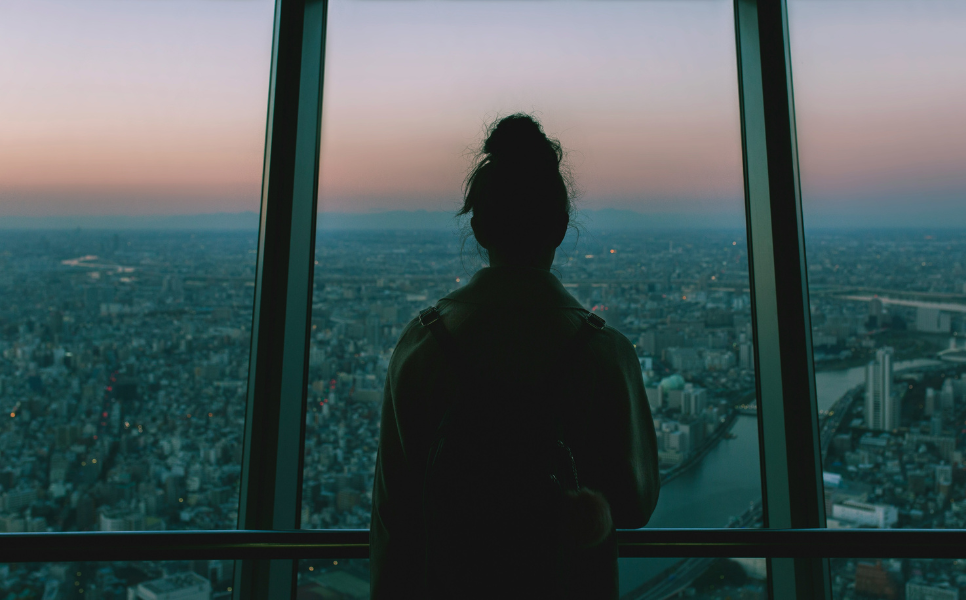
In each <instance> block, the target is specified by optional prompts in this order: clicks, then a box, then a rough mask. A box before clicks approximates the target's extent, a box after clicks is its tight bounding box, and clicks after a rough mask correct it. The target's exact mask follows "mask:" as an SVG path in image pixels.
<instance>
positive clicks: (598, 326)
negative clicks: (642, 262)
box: [370, 115, 660, 600]
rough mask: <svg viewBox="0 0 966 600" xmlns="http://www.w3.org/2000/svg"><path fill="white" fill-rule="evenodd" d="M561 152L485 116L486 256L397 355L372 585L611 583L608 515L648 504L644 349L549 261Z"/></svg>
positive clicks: (479, 187)
mask: <svg viewBox="0 0 966 600" xmlns="http://www.w3.org/2000/svg"><path fill="white" fill-rule="evenodd" d="M561 160H562V152H561V148H560V144H559V143H558V142H557V141H555V140H552V139H548V138H547V136H546V135H544V133H543V130H542V129H541V127H540V125H539V124H538V123H537V122H536V121H534V120H533V119H532V118H531V117H529V116H526V115H512V116H509V117H506V118H504V119H502V120H500V121H499V122H498V123H496V124H495V126H493V127H491V129H490V132H489V135H488V137H487V139H486V141H485V143H484V145H483V151H482V153H481V155H480V158H479V161H478V163H477V166H476V168H475V169H474V170H473V172H472V173H471V175H470V177H469V178H468V179H467V184H466V187H465V197H464V204H463V208H462V210H461V211H460V213H459V214H461V215H463V214H472V218H471V220H470V225H471V227H472V230H473V236H474V237H475V238H476V241H477V242H478V243H479V245H480V246H481V247H482V249H483V251H484V254H485V256H486V258H487V260H488V263H489V266H488V267H486V268H483V269H481V270H480V271H479V272H477V273H476V274H475V275H474V276H473V278H472V280H471V281H470V282H469V283H468V284H467V285H465V286H463V287H462V288H460V289H458V290H456V291H455V292H453V293H451V294H450V295H448V296H446V297H445V298H442V299H441V300H440V301H439V302H438V304H437V305H436V307H434V308H432V309H427V310H425V311H423V312H422V313H421V314H420V317H419V318H418V319H415V320H414V321H413V322H411V323H410V324H409V325H408V326H407V327H406V329H405V330H404V331H403V332H402V335H401V336H400V339H399V343H398V344H397V346H396V348H395V350H394V352H393V355H392V360H391V361H390V364H389V374H388V377H387V381H386V389H385V399H384V402H383V408H382V424H381V432H380V440H379V453H378V458H377V460H376V473H375V482H374V486H373V509H372V529H371V554H370V556H371V581H372V589H371V594H372V596H371V597H372V598H373V600H384V599H387V598H406V599H409V598H431V599H434V600H436V599H442V598H554V599H557V598H588V599H590V598H592V599H595V600H596V599H599V598H616V597H617V551H616V543H615V541H614V534H613V530H614V528H615V527H617V528H636V527H643V526H644V524H645V523H646V522H647V520H648V518H649V517H650V515H651V512H652V510H653V509H654V505H655V503H656V502H657V497H658V489H659V485H660V483H659V478H658V469H657V449H656V444H655V439H654V429H653V423H652V420H651V413H650V410H649V408H648V403H647V398H646V396H645V392H644V382H643V379H642V377H641V369H640V364H639V362H638V359H637V355H636V353H635V351H634V347H633V346H632V344H631V343H630V342H629V341H628V340H627V338H625V337H624V336H623V335H621V334H620V333H619V332H618V331H617V330H615V329H613V328H611V327H605V326H603V322H602V320H601V319H599V318H597V317H594V316H591V315H589V313H588V312H587V311H586V310H585V309H584V308H583V307H582V306H581V305H580V303H579V302H578V301H577V300H576V299H574V297H573V296H571V295H570V294H569V293H568V292H567V290H566V289H565V288H564V286H563V285H562V284H561V283H560V281H559V280H558V279H557V278H556V277H555V276H554V275H553V274H552V273H551V272H550V267H551V265H552V263H553V259H554V253H555V251H556V248H557V247H558V246H559V245H560V243H561V242H562V241H563V238H564V235H565V234H566V232H567V228H568V226H569V224H570V219H571V216H572V213H573V206H572V202H571V197H570V194H569V192H568V189H567V184H566V182H565V179H564V177H563V176H562V175H561V172H560V163H561Z"/></svg>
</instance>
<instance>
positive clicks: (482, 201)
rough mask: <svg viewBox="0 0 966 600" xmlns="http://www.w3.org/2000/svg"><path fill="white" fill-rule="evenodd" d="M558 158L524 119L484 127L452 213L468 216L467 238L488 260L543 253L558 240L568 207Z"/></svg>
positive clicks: (553, 145)
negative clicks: (475, 157)
mask: <svg viewBox="0 0 966 600" xmlns="http://www.w3.org/2000/svg"><path fill="white" fill-rule="evenodd" d="M562 160H563V151H562V150H561V148H560V142H558V141H557V140H554V139H551V138H548V137H547V136H546V135H545V134H544V133H543V129H542V128H541V127H540V124H539V123H537V122H536V120H534V119H533V118H532V117H530V116H528V115H522V114H515V115H510V116H509V117H505V118H503V119H500V120H499V121H497V122H496V123H494V124H493V125H491V126H490V128H489V132H488V135H487V138H486V141H485V142H484V143H483V149H482V151H481V152H480V155H479V158H478V160H477V164H476V167H475V168H474V169H473V171H472V172H471V173H470V175H469V177H467V179H466V184H465V186H464V196H463V208H462V209H461V210H460V212H459V213H458V214H460V215H466V214H472V215H473V218H472V219H471V221H470V223H471V225H472V228H473V234H474V236H475V237H476V240H477V242H479V244H480V245H481V246H482V247H483V248H485V249H486V250H487V251H489V253H490V255H491V256H492V255H493V254H494V253H499V254H502V255H504V256H520V257H523V256H528V255H534V254H543V253H546V252H552V251H553V249H555V248H556V247H557V246H559V245H560V242H561V241H563V237H564V235H565V234H566V233H567V226H568V225H569V224H570V221H571V217H572V215H573V212H574V208H573V203H572V201H571V196H570V191H569V190H568V186H567V183H566V181H565V177H564V175H563V174H561V169H560V163H561V161H562Z"/></svg>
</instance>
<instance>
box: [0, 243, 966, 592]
mask: <svg viewBox="0 0 966 600" xmlns="http://www.w3.org/2000/svg"><path fill="white" fill-rule="evenodd" d="M318 235H319V239H318V241H317V256H316V260H317V268H316V273H315V281H314V294H313V307H312V331H311V332H310V345H309V363H310V366H309V382H308V389H307V393H306V402H307V404H306V413H305V414H306V417H305V418H306V436H305V450H304V452H305V461H304V463H305V466H304V475H303V482H304V488H303V494H302V498H303V503H302V506H301V523H302V527H303V528H306V529H308V528H366V527H368V524H369V516H370V511H371V488H372V472H373V468H374V462H375V455H376V449H377V444H378V435H379V414H380V406H381V402H382V396H383V394H382V392H383V382H384V380H385V374H386V370H387V368H388V364H389V359H390V357H391V354H392V348H393V346H394V344H395V340H396V338H397V337H398V335H399V333H400V332H401V330H402V328H403V327H404V326H405V324H406V323H407V322H408V321H410V320H411V319H412V318H413V317H414V316H415V314H416V313H417V312H418V311H419V310H421V309H423V308H426V307H427V306H430V305H432V304H433V303H434V302H435V301H436V300H437V299H438V298H439V297H442V296H444V295H446V294H447V293H449V292H450V291H451V290H453V289H455V288H457V287H459V286H460V285H463V284H465V283H466V282H467V281H468V280H469V278H470V277H471V276H472V273H473V272H475V270H476V269H478V268H479V267H480V266H482V259H481V258H480V257H479V256H478V254H477V253H476V249H475V245H474V244H473V243H472V241H471V240H470V241H467V242H466V243H463V241H462V240H461V239H460V238H459V236H456V235H454V234H451V233H445V232H436V231H378V232H374V231H370V232H366V231H328V230H324V229H320V230H319V234H318ZM806 239H807V242H808V261H809V262H808V264H809V270H808V276H809V284H810V296H811V303H812V304H811V313H812V315H811V317H812V326H813V337H812V339H813V346H814V357H815V364H816V371H817V375H816V380H817V383H818V392H819V409H820V419H821V424H822V448H823V460H824V470H825V476H824V480H825V494H826V512H827V515H828V524H829V527H879V528H896V527H926V528H940V527H946V528H962V527H964V526H966V468H964V464H963V454H962V447H963V444H962V442H963V441H964V440H963V438H964V437H966V349H964V344H963V340H961V339H960V338H962V337H964V336H966V319H964V315H966V287H964V286H966V241H962V238H961V236H958V235H957V232H940V233H924V232H912V231H900V232H869V231H864V232H844V231H843V232H836V231H818V232H808V234H807V238H806ZM255 248H256V235H255V232H191V231H157V232H140V231H138V232H132V231H117V232H112V231H86V230H73V231H71V230H68V231H11V232H5V234H4V236H3V237H2V238H0V293H2V295H3V297H4V299H5V302H4V303H3V306H2V307H0V409H2V411H3V412H2V413H0V414H2V415H3V417H2V420H0V530H2V531H9V532H17V531H23V532H40V531H97V530H100V531H122V530H161V529H227V528H235V527H236V526H237V518H238V493H239V487H238V486H239V479H240V472H241V448H242V442H243V440H242V437H241V436H242V431H243V429H244V427H243V425H244V414H245V400H246V385H247V377H248V356H249V346H250V330H251V319H252V298H253V291H254V269H255V252H256V250H255ZM554 273H555V274H556V275H557V276H558V277H559V278H560V279H561V281H562V282H563V283H564V285H565V286H566V287H567V289H568V290H569V291H570V292H571V293H572V294H573V295H574V296H575V297H576V298H577V299H578V300H579V301H580V302H581V303H582V304H583V305H584V306H585V307H586V308H587V309H588V310H592V311H594V312H595V313H597V314H600V315H601V316H603V317H604V318H605V319H606V320H607V323H608V324H609V325H612V326H614V327H616V328H618V329H619V330H620V331H621V332H622V333H624V334H625V335H626V336H627V337H628V338H629V339H630V340H631V341H632V342H633V343H634V344H635V346H636V348H637V351H638V355H639V359H640V365H641V371H642V376H643V377H644V379H645V383H646V387H647V392H648V399H649V402H650V405H651V410H652V412H653V415H654V427H655V431H656V433H657V436H658V442H659V452H660V454H659V458H660V466H661V470H662V479H663V481H664V482H665V483H664V485H665V488H666V489H665V494H668V495H667V497H668V498H670V497H672V496H671V494H673V491H672V489H673V486H675V485H678V483H679V481H681V480H682V479H684V478H685V477H684V476H686V475H688V474H689V473H690V474H694V473H698V472H700V467H701V464H702V463H703V462H706V461H711V460H713V459H714V457H715V453H718V452H721V451H723V449H725V448H728V447H729V445H732V446H733V445H734V444H738V443H750V445H751V446H753V447H754V448H753V449H754V454H753V455H751V456H753V459H749V461H746V462H744V463H741V464H735V465H733V466H732V468H733V469H743V470H745V471H747V474H748V476H749V477H752V478H754V479H757V478H758V474H757V473H758V469H759V466H758V464H757V439H756V438H754V437H753V436H755V435H756V434H754V431H755V428H751V429H750V431H751V432H752V433H751V434H750V435H751V436H752V438H749V437H748V435H749V434H746V433H743V432H744V431H745V429H742V428H741V427H742V423H743V422H744V421H743V420H753V419H754V413H755V406H756V403H755V374H754V347H753V336H752V329H751V308H750V295H749V291H748V262H747V250H746V247H745V236H744V232H742V231H704V230H702V231H700V232H698V231H687V230H684V231H670V230H669V231H613V232H598V231H590V232H581V234H580V236H579V238H575V239H571V238H570V237H568V239H567V240H565V242H564V244H563V245H562V246H561V248H560V250H558V254H557V260H556V262H555V264H554ZM833 381H834V382H835V384H836V385H837V386H838V387H835V386H833V385H832V384H831V383H827V382H833ZM833 388H835V389H834V390H833ZM823 390H825V393H823ZM835 390H838V391H835ZM736 432H742V433H736ZM735 438H737V439H735ZM704 488H706V491H705V492H704V494H706V496H707V498H708V502H707V504H708V509H707V510H709V511H710V510H712V508H713V507H711V505H712V504H714V502H713V501H712V498H714V497H715V495H716V494H718V493H719V491H718V490H715V489H712V486H710V485H706V486H704ZM736 493H737V492H736ZM760 494H761V492H760V485H759V487H758V488H757V492H747V493H746V496H747V497H746V496H741V497H740V498H736V499H733V500H734V501H735V502H736V503H737V504H738V505H744V506H746V507H747V510H745V511H744V512H742V511H741V510H737V511H734V512H733V513H729V514H727V515H722V516H721V517H717V516H715V517H713V518H714V519H718V521H720V522H717V521H716V524H714V525H702V526H717V527H724V526H739V527H748V526H752V527H753V526H761V514H760ZM660 508H661V506H660V504H659V510H660ZM656 514H657V513H656ZM709 514H710V513H709ZM700 517H701V516H700V515H695V518H696V519H697V518H700ZM652 524H655V523H653V522H652ZM656 526H688V523H687V522H672V523H665V522H662V523H658V524H656ZM641 562H642V564H643V562H644V561H641ZM636 564H637V563H636V562H635V563H634V565H636ZM634 565H631V566H628V568H627V570H633V569H636V568H637V567H636V566H634ZM831 566H832V584H833V589H834V592H835V597H836V598H841V599H845V598H889V599H892V598H896V599H902V598H906V599H908V600H912V599H920V598H921V599H930V600H931V599H942V600H946V599H954V600H957V599H958V598H959V595H960V594H961V593H966V563H963V562H962V561H950V560H938V559H937V560H892V561H883V560H871V559H863V558H862V557H855V559H850V560H834V561H832V563H831ZM624 571H625V565H624V563H622V594H623V597H624V598H628V599H630V598H634V599H657V598H667V597H675V596H676V595H678V594H683V595H684V597H693V598H708V599H711V598H721V599H723V598H726V597H730V598H764V597H766V585H765V582H764V561H757V560H740V561H731V560H711V559H701V560H697V559H695V561H693V562H692V561H684V563H680V561H679V562H678V563H673V561H672V564H670V565H668V566H664V565H661V566H660V568H657V567H654V566H651V567H647V566H641V567H640V569H639V571H640V573H639V574H638V575H639V576H638V577H637V578H636V579H633V581H631V580H628V581H630V583H628V584H627V585H626V586H625V585H624V581H625V580H624ZM232 572H233V570H232V563H231V562H228V561H175V562H166V563H151V562H143V561H142V562H130V563H105V564H94V563H91V564H85V565H80V564H70V565H65V564H53V563H52V564H42V565H41V564H38V565H4V566H2V567H0V593H2V594H11V595H12V596H11V597H14V598H21V597H22V598H29V597H36V598H44V599H49V600H54V599H59V598H87V599H91V598H105V599H113V598H152V599H154V598H174V597H177V598H185V599H188V600H194V598H199V599H200V598H223V597H228V596H230V594H231V589H230V588H231V585H232ZM298 573H299V575H298V577H299V598H366V597H368V575H367V567H366V563H365V561H359V560H346V561H301V562H300V564H299V571H298ZM165 594H167V595H165ZM176 594H180V595H176Z"/></svg>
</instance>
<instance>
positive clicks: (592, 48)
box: [301, 0, 761, 589]
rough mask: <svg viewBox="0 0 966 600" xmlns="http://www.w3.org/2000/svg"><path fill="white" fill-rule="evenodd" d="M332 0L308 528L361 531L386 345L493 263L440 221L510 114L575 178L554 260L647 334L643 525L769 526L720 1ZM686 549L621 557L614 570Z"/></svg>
mask: <svg viewBox="0 0 966 600" xmlns="http://www.w3.org/2000/svg"><path fill="white" fill-rule="evenodd" d="M329 11H330V14H329V20H328V34H327V38H326V43H327V47H326V70H325V74H326V82H325V98H324V109H323V128H322V147H321V166H320V178H321V181H320V200H319V206H320V214H319V227H318V237H317V240H316V252H317V254H316V260H317V269H316V273H315V293H314V299H313V321H312V335H311V343H310V367H309V382H310V386H309V390H308V411H307V427H306V435H305V463H304V464H305V472H304V478H303V480H304V486H305V487H304V490H303V496H302V499H303V503H302V513H301V516H302V527H304V528H346V527H349V528H353V527H368V526H369V520H370V513H371V510H372V487H373V469H374V463H375V459H376V449H377V445H378V438H379V426H380V425H379V423H380V410H381V405H382V401H383V390H384V382H385V378H386V373H387V368H388V365H389V361H390V357H391V356H392V352H393V348H394V346H395V345H396V341H397V339H398V337H399V335H400V332H401V331H402V329H403V327H405V326H406V324H407V323H408V322H409V321H410V320H412V319H413V317H414V316H415V315H416V314H417V312H418V311H419V310H421V309H423V308H426V307H428V306H431V305H433V304H434V303H435V302H436V301H437V300H438V299H439V298H441V297H442V296H445V295H446V294H448V293H449V292H451V291H453V290H454V289H457V288H459V287H462V286H464V285H466V284H467V282H468V281H469V280H470V278H471V277H472V276H473V274H474V273H475V272H476V271H477V270H478V269H480V267H482V266H484V265H483V262H482V260H481V258H480V257H479V255H478V254H477V252H476V245H475V242H474V240H473V239H472V238H470V239H466V240H464V239H462V238H461V230H460V228H459V226H458V224H457V223H456V222H455V220H454V215H455V213H456V211H457V210H458V208H459V205H460V200H459V199H460V196H461V184H462V182H463V179H464V177H465V176H466V174H467V172H468V169H469V168H470V167H471V162H472V156H471V155H472V154H473V153H474V152H476V150H477V149H478V148H479V145H480V144H481V142H482V136H483V131H484V127H485V125H487V124H488V123H490V122H491V121H493V120H494V119H495V118H496V117H498V116H506V115H508V114H511V113H513V112H517V111H531V112H532V113H533V114H534V115H535V116H536V117H537V118H538V119H540V120H541V122H542V123H543V125H544V128H545V130H546V131H547V132H548V133H549V134H550V135H552V136H555V137H558V138H559V139H560V141H561V143H562V145H563V148H564V149H565V151H566V152H567V157H566V160H567V163H568V164H569V165H570V167H571V169H572V171H573V173H574V176H575V179H576V182H577V188H578V189H579V191H580V192H581V195H580V200H579V205H578V209H579V213H578V219H579V226H580V229H579V235H577V234H576V233H574V232H572V233H571V234H569V235H568V237H567V238H566V239H565V240H564V242H563V244H562V245H561V246H560V248H559V249H558V251H557V254H556V261H555V263H554V268H553V271H552V272H553V273H554V275H555V276H556V277H557V278H559V279H560V280H561V281H562V283H563V285H564V286H566V289H567V290H568V292H569V293H570V294H572V295H573V296H574V297H575V298H576V299H577V300H578V301H579V302H580V303H581V304H582V305H583V306H584V307H586V308H587V309H588V310H593V311H595V312H596V313H598V314H600V315H602V316H603V317H604V318H605V319H606V320H607V322H608V323H609V324H610V325H613V326H614V327H616V328H617V329H619V330H620V331H621V332H622V333H623V334H624V335H625V336H627V337H628V338H629V339H630V340H631V342H632V343H633V344H635V346H636V349H637V353H638V358H639V361H640V368H641V371H642V375H643V377H644V378H645V379H646V386H647V389H648V396H649V400H650V403H651V407H652V411H653V415H654V417H655V420H654V426H655V428H656V429H657V432H658V436H659V443H660V450H661V463H662V464H661V468H662V475H663V478H664V485H663V490H662V492H661V498H660V500H659V503H658V506H657V509H656V511H655V513H654V515H653V516H652V518H651V520H650V523H649V525H650V526H658V527H671V526H690V527H724V526H726V525H733V526H744V527H749V526H760V502H759V501H760V498H761V484H760V466H759V461H758V434H757V426H756V418H755V391H754V390H755V381H754V365H753V357H754V353H753V352H752V346H751V339H752V338H751V328H750V302H749V291H748V264H747V252H746V249H745V246H746V244H745V231H744V222H745V221H744V212H743V211H744V202H743V192H742V167H741V140H740V128H739V118H738V99H737V85H736V82H737V74H736V67H735V64H736V62H735V51H734V28H733V22H732V18H733V17H732V12H733V8H732V5H731V3H730V2H728V1H726V0H722V1H717V0H713V1H707V2H700V3H680V2H619V1H615V2H608V1H605V2H592V3H570V2H557V3H545V2H513V3H500V4H493V3H490V2H482V1H481V2H472V1H471V2H459V3H431V4H427V3H421V2H395V3H370V2H356V1H352V0H332V1H331V2H330V4H329ZM484 48H485V49H486V50H485V51H484V50H482V49H484ZM462 225H463V226H464V227H465V225H466V223H465V221H464V222H463V223H462ZM659 390H660V391H659ZM685 399H686V400H685ZM738 407H741V408H740V409H739V408H738ZM689 413H690V414H689ZM676 562H677V561H676V560H675V559H669V560H668V561H665V562H663V563H662V562H660V561H653V562H651V563H647V566H646V567H644V566H640V567H639V566H635V565H636V564H637V563H633V564H628V566H626V567H625V569H624V572H622V577H625V576H627V577H628V578H627V580H626V586H625V587H627V589H634V588H635V587H638V586H640V585H642V584H644V583H645V582H647V581H649V580H650V579H652V578H653V577H654V576H656V574H658V573H660V572H661V571H663V570H664V569H666V568H670V567H673V565H674V564H676ZM641 564H643V563H641Z"/></svg>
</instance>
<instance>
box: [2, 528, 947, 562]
mask: <svg viewBox="0 0 966 600" xmlns="http://www.w3.org/2000/svg"><path fill="white" fill-rule="evenodd" d="M509 541H510V540H508V542H509ZM617 541H618V547H619V549H620V555H621V557H624V558H630V557H640V558H646V557H680V558H691V557H708V558H712V557H732V558H738V557H760V558H799V557H811V558H963V557H966V530H936V529H893V530H881V529H734V528H728V529H636V530H620V531H618V532H617ZM368 556H369V531H368V530H365V529H344V530H342V529H327V530H302V531H298V530H296V531H250V530H237V531H147V532H65V533H0V563H14V562H77V561H127V560H199V559H271V558H286V559H300V558H301V559H307V558H367V557H368Z"/></svg>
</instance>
